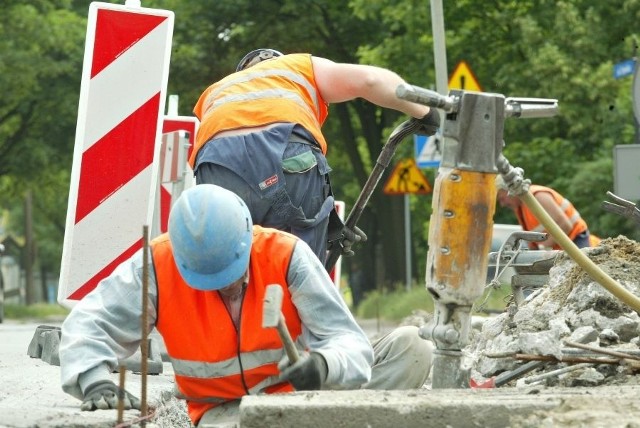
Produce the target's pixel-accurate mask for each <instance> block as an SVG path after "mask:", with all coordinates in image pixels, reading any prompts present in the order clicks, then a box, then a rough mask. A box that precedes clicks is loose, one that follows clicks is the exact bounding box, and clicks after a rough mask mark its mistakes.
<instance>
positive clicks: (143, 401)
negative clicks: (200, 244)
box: [140, 225, 149, 427]
mask: <svg viewBox="0 0 640 428" xmlns="http://www.w3.org/2000/svg"><path fill="white" fill-rule="evenodd" d="M148 300H149V226H147V225H144V226H143V227H142V317H141V320H140V324H141V331H142V341H141V342H140V345H141V346H140V353H141V361H140V371H141V373H140V376H141V379H140V389H141V391H140V416H141V417H142V418H145V417H146V416H147V413H148V412H147V358H148V355H149V338H148V336H149V331H148V330H149V327H148V323H147V317H148V306H149V305H148ZM140 426H142V427H144V426H146V419H142V420H141V421H140Z"/></svg>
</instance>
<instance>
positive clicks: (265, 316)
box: [262, 284, 282, 328]
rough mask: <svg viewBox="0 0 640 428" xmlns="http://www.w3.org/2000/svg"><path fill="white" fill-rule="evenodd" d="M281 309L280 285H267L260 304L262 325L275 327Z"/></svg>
mask: <svg viewBox="0 0 640 428" xmlns="http://www.w3.org/2000/svg"><path fill="white" fill-rule="evenodd" d="M281 309H282V287H281V286H279V285H278V284H271V285H267V291H266V293H265V295H264V303H263V306H262V327H263V328H267V327H277V325H278V321H279V320H280V310H281Z"/></svg>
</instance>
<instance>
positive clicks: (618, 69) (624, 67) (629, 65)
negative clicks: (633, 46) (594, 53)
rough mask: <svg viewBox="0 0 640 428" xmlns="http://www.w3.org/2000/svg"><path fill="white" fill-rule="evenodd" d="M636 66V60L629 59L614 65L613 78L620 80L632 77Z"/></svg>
mask: <svg viewBox="0 0 640 428" xmlns="http://www.w3.org/2000/svg"><path fill="white" fill-rule="evenodd" d="M635 65H636V60H635V59H633V58H632V59H627V60H624V61H621V62H619V63H617V64H614V65H613V77H614V79H620V78H622V77H626V76H631V75H632V74H633V70H634V68H635Z"/></svg>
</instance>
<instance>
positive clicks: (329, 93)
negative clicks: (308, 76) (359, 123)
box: [312, 57, 429, 119]
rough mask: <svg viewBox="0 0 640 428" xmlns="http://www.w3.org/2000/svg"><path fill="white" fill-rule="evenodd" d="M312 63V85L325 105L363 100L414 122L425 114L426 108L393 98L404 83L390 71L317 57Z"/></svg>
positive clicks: (427, 110) (313, 58)
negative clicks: (315, 84)
mask: <svg viewBox="0 0 640 428" xmlns="http://www.w3.org/2000/svg"><path fill="white" fill-rule="evenodd" d="M312 61H313V68H314V74H315V78H316V83H317V85H318V88H319V89H320V93H321V94H322V98H324V100H325V101H326V102H328V103H340V102H344V101H350V100H353V99H355V98H364V99H366V100H367V101H370V102H372V103H374V104H376V105H379V106H381V107H385V108H390V109H394V110H397V111H401V112H403V113H405V114H408V115H409V116H413V117H415V118H418V119H419V118H422V117H424V116H425V115H426V114H427V113H429V107H427V106H423V105H420V104H415V103H412V102H408V101H404V100H401V99H399V98H398V97H397V96H396V93H395V91H396V88H397V87H398V85H400V84H402V83H405V81H404V79H402V78H401V77H400V76H399V75H398V74H396V73H394V72H393V71H390V70H387V69H385V68H380V67H375V66H371V65H360V64H342V63H336V62H333V61H331V60H328V59H325V58H319V57H312Z"/></svg>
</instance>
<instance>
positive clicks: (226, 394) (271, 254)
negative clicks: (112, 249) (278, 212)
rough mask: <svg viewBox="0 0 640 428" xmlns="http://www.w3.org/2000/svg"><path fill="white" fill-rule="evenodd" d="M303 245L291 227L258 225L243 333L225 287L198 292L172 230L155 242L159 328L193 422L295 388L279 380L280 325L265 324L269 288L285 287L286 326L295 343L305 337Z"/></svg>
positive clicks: (281, 352) (280, 356) (284, 308)
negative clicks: (180, 261) (300, 307)
mask: <svg viewBox="0 0 640 428" xmlns="http://www.w3.org/2000/svg"><path fill="white" fill-rule="evenodd" d="M296 242H297V239H296V238H295V237H293V236H292V235H289V234H287V233H285V232H281V231H277V230H274V229H263V228H262V227H260V226H254V229H253V245H252V247H251V259H250V260H251V261H250V267H249V284H248V286H247V288H246V291H245V295H244V298H243V301H242V306H241V314H240V322H239V326H238V329H237V330H236V327H235V326H234V323H233V321H232V319H231V316H230V314H229V312H228V311H227V308H226V306H225V304H224V302H223V300H222V298H221V297H220V294H219V292H218V291H201V290H196V289H194V288H191V287H190V286H189V285H187V284H186V283H185V282H184V280H183V279H182V277H181V276H180V273H179V271H178V268H177V267H176V264H175V261H174V258H173V251H172V248H171V242H170V241H169V237H168V234H164V235H161V236H159V237H158V238H156V239H154V240H153V241H152V243H151V248H152V254H153V265H154V269H155V274H156V279H157V286H158V304H157V306H158V316H157V324H156V327H157V329H158V331H159V332H160V334H161V335H162V338H163V339H164V342H165V345H166V347H167V353H168V354H169V357H170V359H171V363H172V365H173V370H174V373H175V379H176V385H177V389H178V391H179V393H180V395H181V396H182V398H185V399H186V400H187V407H188V410H189V417H190V418H191V420H192V421H193V423H194V424H196V423H197V422H198V421H199V420H200V418H201V417H202V415H203V414H204V413H205V412H206V411H207V410H209V409H211V408H213V407H215V406H217V405H219V404H222V403H224V402H227V401H230V400H237V399H240V398H241V397H242V396H244V395H248V394H258V393H274V392H289V391H293V387H292V386H291V384H289V383H282V382H278V380H277V378H278V375H279V370H278V362H279V361H280V360H281V358H282V357H283V356H284V349H283V345H282V341H281V340H280V337H279V336H278V333H277V330H276V329H275V328H268V329H265V328H262V312H263V302H264V296H265V290H266V287H267V285H270V284H280V285H281V286H282V288H283V292H284V296H283V302H282V312H283V314H284V316H285V320H286V323H287V327H288V329H289V332H290V333H291V336H292V338H293V340H294V341H295V340H296V339H298V338H299V336H300V333H301V331H302V326H301V321H300V317H299V316H298V311H297V310H296V308H295V306H294V305H293V302H292V301H291V295H290V293H289V289H288V287H287V273H288V270H289V263H290V261H291V255H292V253H293V249H294V246H295V244H296Z"/></svg>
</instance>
